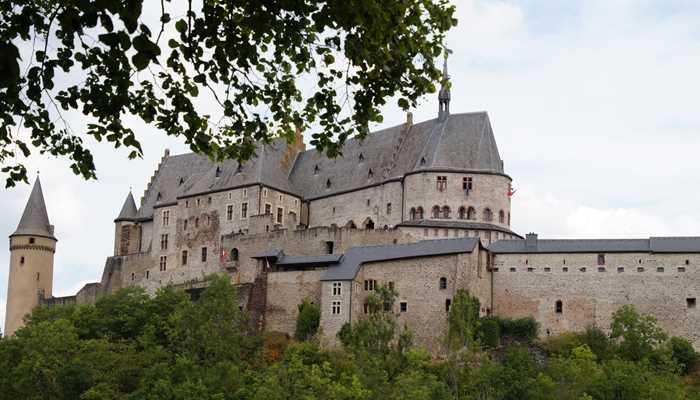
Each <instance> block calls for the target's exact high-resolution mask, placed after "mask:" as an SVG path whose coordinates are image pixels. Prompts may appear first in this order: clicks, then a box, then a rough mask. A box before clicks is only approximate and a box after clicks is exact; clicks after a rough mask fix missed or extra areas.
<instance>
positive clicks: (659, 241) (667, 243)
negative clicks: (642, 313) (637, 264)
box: [488, 237, 700, 254]
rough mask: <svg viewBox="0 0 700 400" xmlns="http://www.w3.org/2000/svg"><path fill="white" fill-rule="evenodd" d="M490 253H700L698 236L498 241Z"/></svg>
mask: <svg viewBox="0 0 700 400" xmlns="http://www.w3.org/2000/svg"><path fill="white" fill-rule="evenodd" d="M488 249H489V251H491V252H493V253H497V254H498V253H502V254H520V253H523V254H530V253H700V237H652V238H649V239H556V240H552V239H537V240H536V242H535V244H534V245H532V246H528V245H527V243H526V240H499V241H496V242H493V243H491V244H490V245H489V246H488Z"/></svg>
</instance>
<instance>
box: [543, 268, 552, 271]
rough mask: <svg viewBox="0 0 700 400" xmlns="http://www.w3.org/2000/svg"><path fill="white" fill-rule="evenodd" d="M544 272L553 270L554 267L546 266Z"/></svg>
mask: <svg viewBox="0 0 700 400" xmlns="http://www.w3.org/2000/svg"><path fill="white" fill-rule="evenodd" d="M544 272H552V269H551V268H550V267H544Z"/></svg>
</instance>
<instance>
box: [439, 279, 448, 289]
mask: <svg viewBox="0 0 700 400" xmlns="http://www.w3.org/2000/svg"><path fill="white" fill-rule="evenodd" d="M440 289H442V290H445V289H447V278H445V277H444V276H443V277H442V278H440Z"/></svg>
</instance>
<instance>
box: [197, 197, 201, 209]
mask: <svg viewBox="0 0 700 400" xmlns="http://www.w3.org/2000/svg"><path fill="white" fill-rule="evenodd" d="M200 200H201V199H197V207H199V204H200Z"/></svg>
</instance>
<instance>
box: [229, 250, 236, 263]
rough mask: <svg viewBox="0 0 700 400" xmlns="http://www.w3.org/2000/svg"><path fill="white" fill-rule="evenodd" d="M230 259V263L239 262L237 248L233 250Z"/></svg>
mask: <svg viewBox="0 0 700 400" xmlns="http://www.w3.org/2000/svg"><path fill="white" fill-rule="evenodd" d="M228 258H229V261H233V262H238V249H237V248H235V247H234V248H232V249H231V254H229V256H228Z"/></svg>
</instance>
